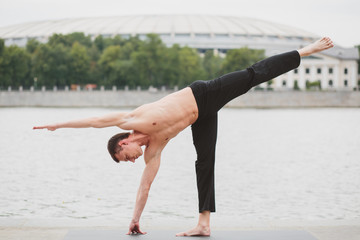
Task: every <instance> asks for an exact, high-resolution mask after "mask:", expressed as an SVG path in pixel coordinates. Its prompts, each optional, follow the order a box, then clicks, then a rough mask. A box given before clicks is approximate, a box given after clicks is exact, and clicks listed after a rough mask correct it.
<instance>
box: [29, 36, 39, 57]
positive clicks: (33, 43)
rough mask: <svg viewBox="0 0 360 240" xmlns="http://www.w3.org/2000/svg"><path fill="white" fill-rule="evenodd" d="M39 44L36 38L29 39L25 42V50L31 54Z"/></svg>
mask: <svg viewBox="0 0 360 240" xmlns="http://www.w3.org/2000/svg"><path fill="white" fill-rule="evenodd" d="M39 45H40V42H39V41H37V40H36V39H30V40H28V41H27V43H26V51H27V52H28V53H30V54H33V53H34V52H35V50H36V49H37V47H38V46H39Z"/></svg>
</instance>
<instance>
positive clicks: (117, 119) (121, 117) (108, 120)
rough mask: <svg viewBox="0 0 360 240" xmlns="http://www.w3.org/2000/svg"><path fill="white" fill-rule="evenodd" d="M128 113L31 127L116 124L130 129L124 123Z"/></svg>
mask: <svg viewBox="0 0 360 240" xmlns="http://www.w3.org/2000/svg"><path fill="white" fill-rule="evenodd" d="M129 118H130V114H129V113H127V112H119V113H110V114H107V115H104V116H101V117H91V118H84V119H78V120H72V121H68V122H62V123H55V124H50V125H43V126H36V127H34V128H33V129H48V130H50V131H54V130H56V129H58V128H90V127H93V128H105V127H112V126H117V127H120V128H122V129H124V130H132V129H130V128H129V126H128V125H129V124H126V123H127V122H128V121H127V120H128V119H129Z"/></svg>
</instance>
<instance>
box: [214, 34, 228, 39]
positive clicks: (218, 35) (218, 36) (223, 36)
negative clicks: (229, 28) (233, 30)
mask: <svg viewBox="0 0 360 240" xmlns="http://www.w3.org/2000/svg"><path fill="white" fill-rule="evenodd" d="M215 37H216V38H229V37H230V36H229V34H226V33H224V34H222V33H217V34H215Z"/></svg>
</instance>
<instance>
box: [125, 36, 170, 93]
mask: <svg viewBox="0 0 360 240" xmlns="http://www.w3.org/2000/svg"><path fill="white" fill-rule="evenodd" d="M165 52H166V46H165V44H164V43H163V42H162V41H161V39H160V37H159V36H158V35H155V34H148V35H147V38H146V39H145V41H144V43H143V44H141V46H140V48H139V51H137V52H134V53H132V54H131V60H132V61H133V63H134V65H135V68H136V69H137V70H138V73H139V77H140V79H139V80H140V81H139V82H138V83H137V84H139V85H141V86H146V87H148V86H150V85H152V86H155V87H159V86H161V85H164V84H165V81H164V77H165V76H164V72H165V71H164V65H165V60H166V58H165Z"/></svg>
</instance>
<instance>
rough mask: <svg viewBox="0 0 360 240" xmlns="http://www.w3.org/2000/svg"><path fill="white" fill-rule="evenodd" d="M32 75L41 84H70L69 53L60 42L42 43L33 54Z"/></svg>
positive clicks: (60, 85)
mask: <svg viewBox="0 0 360 240" xmlns="http://www.w3.org/2000/svg"><path fill="white" fill-rule="evenodd" d="M32 64H33V76H34V77H37V79H38V84H39V85H43V86H57V87H64V86H68V85H69V84H70V81H69V70H70V68H71V66H70V65H71V55H70V50H69V48H66V47H65V46H64V45H63V44H62V43H58V44H55V45H50V44H42V45H40V46H39V47H38V48H37V50H36V51H35V53H34V55H33V61H32Z"/></svg>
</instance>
